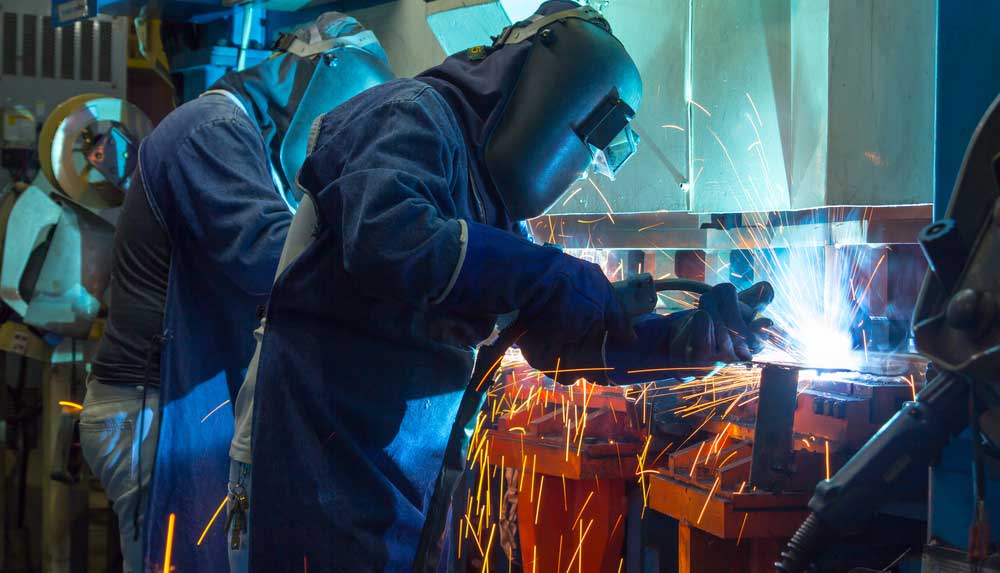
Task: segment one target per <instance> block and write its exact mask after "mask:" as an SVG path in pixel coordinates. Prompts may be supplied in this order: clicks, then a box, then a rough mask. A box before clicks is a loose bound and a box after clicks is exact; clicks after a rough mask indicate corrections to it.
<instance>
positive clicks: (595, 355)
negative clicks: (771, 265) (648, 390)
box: [519, 283, 774, 384]
mask: <svg viewBox="0 0 1000 573" xmlns="http://www.w3.org/2000/svg"><path fill="white" fill-rule="evenodd" d="M773 298H774V294H773V289H772V288H771V286H770V285H769V284H767V283H758V284H756V285H754V286H753V287H750V288H749V289H747V290H745V291H743V292H741V293H739V294H738V295H737V293H736V288H735V287H734V286H733V285H732V284H729V283H724V284H720V285H716V286H715V287H713V288H712V290H711V291H710V292H709V293H707V294H705V295H703V296H702V297H701V301H700V303H699V308H698V309H694V310H688V311H682V312H676V313H673V314H669V315H659V314H647V315H645V316H642V317H640V318H638V319H636V320H635V321H633V323H632V325H633V328H634V330H635V333H636V337H635V339H634V340H632V341H621V340H613V339H611V338H608V339H607V340H604V339H603V337H602V334H603V333H597V332H595V333H590V334H589V335H588V336H586V337H584V339H583V342H582V343H581V344H579V345H576V346H567V345H560V344H558V343H557V342H553V341H552V340H549V339H547V338H546V337H545V336H539V335H538V333H533V332H528V333H526V334H525V335H524V336H523V337H522V338H521V341H520V342H519V346H520V347H521V351H522V353H523V354H524V356H525V358H526V359H527V360H528V362H529V363H530V364H531V365H532V366H534V367H536V368H540V369H543V370H546V371H552V370H554V369H555V366H556V365H557V364H558V366H559V368H560V369H563V370H576V369H589V371H588V372H584V373H581V374H580V375H582V376H584V377H586V378H587V379H588V380H591V381H593V382H598V383H605V384H635V383H639V382H649V381H651V380H662V379H666V378H683V377H686V376H696V375H699V374H704V373H705V372H706V369H707V368H711V367H712V366H715V365H716V364H719V363H732V362H741V361H745V360H750V358H751V357H752V354H753V353H754V352H757V351H759V350H760V347H761V345H762V337H761V336H760V332H761V329H763V328H766V327H767V326H769V325H770V320H768V319H763V318H757V312H759V311H761V310H763V309H764V308H765V307H766V306H767V304H769V303H770V302H771V301H772V300H773ZM557 358H558V362H557ZM574 379H575V378H569V377H567V378H565V379H564V381H565V382H572V381H573V380H574Z"/></svg>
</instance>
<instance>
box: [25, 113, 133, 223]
mask: <svg viewBox="0 0 1000 573" xmlns="http://www.w3.org/2000/svg"><path fill="white" fill-rule="evenodd" d="M152 130H153V125H152V123H151V122H150V121H149V118H147V117H146V115H145V114H144V113H143V112H142V111H141V110H139V108H137V107H135V106H134V105H132V104H130V103H128V102H127V101H124V100H121V99H118V98H109V97H103V96H101V95H99V94H83V95H80V96H76V97H74V98H70V99H69V100H67V101H65V102H63V103H62V104H60V105H59V107H57V108H56V109H55V110H53V111H52V113H51V114H49V117H48V118H47V119H46V120H45V124H44V125H43V126H42V131H41V134H40V136H39V159H40V161H41V164H42V172H43V173H45V176H46V178H47V179H48V180H49V181H50V182H51V183H52V184H53V185H54V186H55V187H56V188H57V189H59V190H60V191H62V192H63V193H65V194H66V195H67V196H69V197H70V198H72V199H73V200H75V201H77V202H79V203H81V204H83V205H85V206H87V207H90V208H92V209H103V208H108V207H116V206H118V205H121V203H122V201H123V200H124V197H125V195H124V193H125V191H124V190H125V189H126V188H127V187H128V185H129V182H130V181H131V177H132V175H133V173H134V172H135V166H136V165H137V161H136V159H137V157H136V153H137V150H138V144H139V141H140V140H141V139H142V138H143V137H145V136H146V135H148V134H149V133H150V132H151V131H152ZM108 136H110V137H114V138H115V139H116V140H120V143H118V144H117V145H115V146H113V147H114V151H115V153H114V156H113V157H111V156H108V155H106V154H105V153H104V152H102V151H101V150H99V149H98V147H99V146H100V145H101V143H102V142H103V143H105V145H104V151H110V150H111V149H110V148H111V147H112V146H108V145H107V140H106V137H108ZM98 155H100V158H99V159H98ZM95 164H97V165H100V169H95ZM101 171H106V172H108V173H113V174H114V175H113V177H112V178H110V179H109V178H106V177H105V176H104V175H102V174H101Z"/></svg>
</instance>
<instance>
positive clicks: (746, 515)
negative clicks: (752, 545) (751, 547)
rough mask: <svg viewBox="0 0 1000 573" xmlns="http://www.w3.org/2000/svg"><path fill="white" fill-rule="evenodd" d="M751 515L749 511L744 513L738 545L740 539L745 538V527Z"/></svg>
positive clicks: (737, 538) (737, 540) (737, 539)
mask: <svg viewBox="0 0 1000 573" xmlns="http://www.w3.org/2000/svg"><path fill="white" fill-rule="evenodd" d="M748 517H750V514H749V513H744V514H743V525H741V526H740V534H739V536H737V537H736V545H737V546H739V544H740V541H741V540H742V539H743V528H744V527H746V526H747V518H748Z"/></svg>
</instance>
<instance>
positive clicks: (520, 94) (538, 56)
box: [484, 7, 642, 219]
mask: <svg viewBox="0 0 1000 573" xmlns="http://www.w3.org/2000/svg"><path fill="white" fill-rule="evenodd" d="M522 42H531V43H532V47H531V49H530V52H529V53H528V55H527V56H526V58H525V60H524V65H523V66H522V68H521V70H520V73H519V75H518V77H517V83H516V85H515V87H514V90H513V92H512V93H511V95H510V98H509V99H508V101H507V105H506V107H505V109H504V112H503V114H502V115H501V116H500V119H499V120H498V121H497V122H496V124H495V126H493V128H492V130H491V131H490V132H489V135H488V137H487V139H486V142H485V146H484V158H485V162H486V167H487V169H488V170H489V173H490V177H491V178H492V180H493V183H494V185H495V186H496V189H497V191H498V193H499V194H500V196H501V198H502V199H503V202H504V206H505V207H506V209H507V212H508V214H509V215H510V216H511V217H513V218H515V219H530V218H532V217H537V216H539V215H541V214H542V213H544V212H545V211H546V210H547V209H548V208H549V207H551V206H552V205H553V204H554V203H555V202H556V201H557V200H558V199H559V197H560V196H561V195H562V194H563V193H564V192H565V191H566V190H567V189H568V188H569V186H570V185H571V184H572V183H573V182H574V181H576V180H578V179H580V178H581V177H583V176H585V175H586V174H587V172H588V171H589V170H590V169H593V170H594V171H595V172H597V173H601V174H603V175H605V176H607V177H609V178H612V179H613V178H614V177H615V175H616V174H617V173H618V171H619V170H620V169H621V168H622V166H623V165H624V164H625V163H626V162H627V161H628V160H629V158H631V157H632V155H634V154H635V152H636V149H637V145H638V143H639V138H638V136H637V135H636V134H635V132H634V131H632V128H631V127H630V122H631V121H632V118H633V117H634V116H635V112H636V110H637V109H638V107H639V102H640V100H641V99H642V79H641V78H640V77H639V70H638V68H637V67H636V65H635V62H633V61H632V58H631V57H630V56H629V55H628V52H626V51H625V47H624V46H622V44H621V42H619V41H618V39H617V38H615V36H614V35H612V33H611V26H610V25H609V24H608V22H607V21H606V20H605V19H604V18H603V17H602V16H601V15H600V13H598V12H597V11H596V10H594V9H593V8H590V7H579V8H573V9H569V10H562V11H559V12H555V13H552V14H549V15H546V16H541V15H537V14H536V15H535V16H534V17H532V18H531V19H528V20H524V21H522V22H518V23H516V24H514V25H512V26H510V27H508V28H506V29H504V31H503V32H502V33H501V34H500V36H499V37H497V39H496V40H495V41H494V43H493V47H492V48H491V50H498V49H503V47H504V46H510V45H514V44H520V43H522Z"/></svg>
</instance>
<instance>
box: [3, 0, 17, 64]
mask: <svg viewBox="0 0 1000 573" xmlns="http://www.w3.org/2000/svg"><path fill="white" fill-rule="evenodd" d="M2 70H3V74H4V75H9V76H12V75H15V74H17V14H15V13H13V12H4V15H3V68H2Z"/></svg>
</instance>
